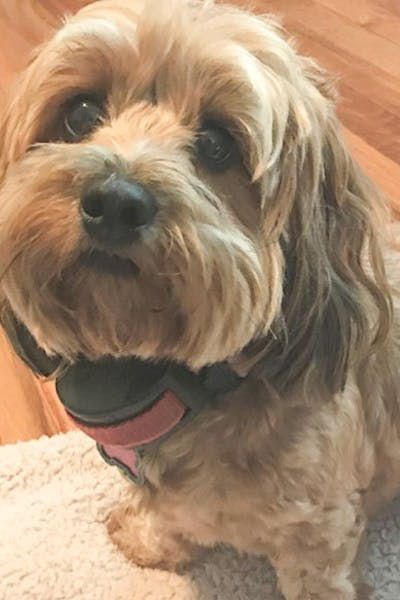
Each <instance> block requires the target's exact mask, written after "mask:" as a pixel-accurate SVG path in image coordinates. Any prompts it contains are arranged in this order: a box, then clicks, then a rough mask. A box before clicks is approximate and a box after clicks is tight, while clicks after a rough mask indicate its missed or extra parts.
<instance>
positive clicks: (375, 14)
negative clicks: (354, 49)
mask: <svg viewBox="0 0 400 600" xmlns="http://www.w3.org/2000/svg"><path fill="white" fill-rule="evenodd" d="M318 1H319V4H321V5H322V6H325V7H326V8H329V9H330V10H331V11H333V12H335V13H337V14H339V15H342V16H343V17H346V19H349V20H350V21H352V22H353V23H355V24H357V25H359V26H361V27H362V28H363V29H366V30H367V31H371V32H373V33H376V34H377V35H379V36H380V37H383V38H385V39H386V40H390V41H392V42H394V43H395V44H397V45H398V46H399V45H400V3H399V4H398V7H397V8H398V9H397V10H396V11H395V5H394V4H392V5H391V6H390V4H388V3H386V5H385V3H380V2H379V1H377V0H357V2H351V1H350V2H349V0H318ZM396 13H397V14H396Z"/></svg>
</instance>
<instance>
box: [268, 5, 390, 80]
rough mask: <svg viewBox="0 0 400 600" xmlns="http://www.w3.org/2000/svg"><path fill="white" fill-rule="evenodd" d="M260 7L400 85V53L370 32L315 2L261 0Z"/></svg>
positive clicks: (387, 42)
mask: <svg viewBox="0 0 400 600" xmlns="http://www.w3.org/2000/svg"><path fill="white" fill-rule="evenodd" d="M256 6H257V8H258V9H260V10H262V9H263V10H265V8H268V9H270V10H273V11H274V12H276V13H277V14H281V15H282V16H284V15H285V14H286V15H288V22H291V23H295V24H298V25H300V26H301V28H302V29H303V30H304V31H305V32H306V34H307V35H310V36H312V37H314V38H315V39H317V40H319V41H321V42H322V43H324V42H325V44H326V42H327V41H329V46H330V47H333V48H336V49H339V50H343V51H345V52H346V53H347V54H348V55H349V56H350V57H351V58H352V60H353V61H357V60H363V61H367V62H368V63H370V64H372V65H374V66H375V67H376V68H377V69H380V70H381V71H383V72H384V73H385V74H386V75H387V76H389V77H392V78H395V79H397V80H398V85H400V53H399V49H398V45H397V44H395V43H393V42H392V41H390V40H386V39H383V38H381V37H380V36H378V35H377V34H375V33H372V32H370V31H366V30H365V29H363V28H361V27H359V26H357V25H356V24H354V23H352V22H350V21H348V20H346V19H343V17H341V16H340V15H338V14H336V13H334V12H333V11H332V10H330V9H328V8H326V7H324V6H321V5H319V3H318V2H316V1H313V0H303V1H302V2H298V0H285V1H282V0H268V1H261V0H258V2H256Z"/></svg>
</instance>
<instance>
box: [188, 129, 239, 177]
mask: <svg viewBox="0 0 400 600" xmlns="http://www.w3.org/2000/svg"><path fill="white" fill-rule="evenodd" d="M196 151H197V154H198V156H199V158H200V160H201V162H202V163H203V164H204V165H205V166H206V167H208V168H209V169H210V170H213V171H224V170H225V169H228V168H229V167H230V166H232V164H233V162H234V161H235V159H236V156H237V153H236V144H235V140H234V139H233V137H232V136H231V134H230V133H229V132H228V131H227V130H226V129H224V128H223V127H221V126H220V125H216V124H213V123H208V124H205V125H204V126H203V127H202V129H201V130H200V132H199V134H198V137H197V141H196Z"/></svg>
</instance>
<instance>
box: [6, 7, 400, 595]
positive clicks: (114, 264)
mask: <svg viewBox="0 0 400 600" xmlns="http://www.w3.org/2000/svg"><path fill="white" fill-rule="evenodd" d="M146 4H147V9H145V10H144V12H142V9H143V6H142V5H143V2H141V1H140V0H136V1H133V0H104V1H100V2H96V3H94V4H93V5H92V6H89V7H88V8H87V9H84V10H83V11H81V12H80V13H79V14H78V16H77V17H75V18H73V19H72V20H71V21H70V22H69V23H68V24H67V25H66V26H65V27H64V28H63V29H62V30H61V31H60V32H59V33H58V34H56V36H55V37H54V39H53V40H51V41H50V42H49V43H48V44H47V45H46V46H44V48H43V49H42V50H41V52H40V53H39V54H38V56H37V58H36V59H35V60H34V61H33V62H32V64H31V65H30V67H29V68H28V70H27V72H26V73H25V74H24V75H23V77H22V79H21V81H20V82H19V84H18V86H17V88H16V90H15V91H14V95H13V97H12V98H11V100H10V102H9V105H8V108H7V109H6V110H5V113H4V116H3V119H2V121H1V122H0V133H1V137H0V140H1V143H2V150H1V162H0V178H1V187H0V251H1V261H2V278H1V288H0V289H1V293H2V297H1V301H2V304H3V310H4V313H7V312H10V311H12V313H13V314H15V315H16V316H17V317H18V318H19V319H20V320H21V321H22V322H23V323H25V325H26V326H27V327H28V328H29V330H30V331H31V332H32V334H33V335H34V336H35V338H36V341H37V342H38V344H39V345H40V346H41V347H42V348H44V349H45V350H46V351H47V352H48V353H49V354H54V353H56V354H59V355H61V356H63V357H65V359H67V360H70V361H74V359H75V358H76V357H77V356H79V355H82V354H84V355H86V356H87V357H89V358H91V359H97V358H99V357H101V356H104V355H107V354H111V355H113V356H117V357H118V356H131V355H137V356H139V357H142V358H144V359H149V358H150V359H158V358H164V359H165V358H167V359H169V360H173V361H182V362H184V363H186V364H187V365H188V366H189V367H190V368H192V369H194V370H198V369H200V368H201V367H203V366H204V365H207V364H212V363H215V362H217V361H224V360H227V361H229V362H230V364H231V366H232V368H234V369H235V370H236V371H237V372H238V373H240V374H242V375H245V379H244V381H243V383H242V384H241V385H240V387H239V388H238V389H237V390H235V391H234V392H232V393H229V394H226V395H224V396H222V397H219V398H218V399H217V400H216V401H215V403H213V404H212V405H210V406H209V407H207V408H205V409H204V410H203V411H202V412H201V413H200V415H198V416H197V417H196V418H195V420H193V421H192V422H191V423H190V424H188V425H186V426H185V427H184V428H182V429H181V430H180V431H178V432H176V433H174V434H173V435H172V436H170V437H169V438H168V439H166V440H165V441H164V442H163V443H162V444H161V445H156V446H149V447H148V449H147V451H146V453H145V456H144V459H143V467H144V473H145V477H146V484H145V486H144V487H143V488H140V487H137V488H133V490H132V500H131V501H130V502H129V503H128V504H126V505H125V506H123V507H120V508H119V509H118V510H117V511H116V512H115V513H114V515H113V516H112V518H111V520H110V531H111V533H112V536H113V538H114V539H115V541H116V542H117V543H118V544H119V545H120V547H121V548H123V550H124V551H125V553H126V554H127V555H128V556H130V557H131V558H132V559H133V560H135V561H136V562H137V563H138V564H141V565H145V566H157V565H165V566H168V567H171V566H172V567H175V566H176V565H178V564H180V563H181V562H184V561H186V560H188V559H190V557H191V555H192V550H193V547H194V546H195V545H199V544H200V545H204V546H212V545H214V544H216V543H219V542H226V543H229V544H233V545H234V546H235V547H236V548H238V549H240V550H244V551H248V552H252V553H257V554H263V555H267V556H268V557H269V558H270V559H271V560H272V562H273V564H274V566H275V567H276V569H277V573H278V578H279V582H280V587H281V589H282V592H283V593H284V595H285V597H286V598H287V600H311V599H312V598H315V599H316V598H320V599H321V600H330V599H332V600H333V599H335V600H336V599H337V600H339V599H340V600H351V599H354V598H356V597H357V596H356V594H357V593H358V597H359V598H361V599H362V600H364V599H365V598H366V594H367V592H366V591H365V590H364V588H362V587H361V583H360V580H359V577H358V572H357V569H356V558H357V554H358V549H359V546H360V541H361V538H362V535H363V532H364V530H365V525H366V521H367V518H368V517H369V516H370V514H372V513H373V512H374V511H375V510H376V508H377V507H378V506H380V505H381V504H382V503H384V502H386V501H388V500H389V499H390V498H392V497H393V495H394V494H395V493H396V490H397V489H398V487H399V485H400V460H399V457H400V374H399V367H400V300H399V294H400V268H399V264H398V261H399V252H398V249H397V250H396V248H395V235H394V231H395V227H394V226H392V228H391V227H390V226H389V224H388V223H389V219H388V218H387V217H386V213H385V210H384V208H383V207H382V203H381V201H380V199H379V195H378V194H377V193H376V191H375V190H374V189H373V187H372V186H371V185H370V183H369V182H368V181H367V179H366V178H365V176H364V175H363V174H362V173H361V172H360V170H359V168H358V167H357V165H355V164H354V162H353V161H352V159H351V157H350V156H349V153H348V151H347V149H346V148H345V146H344V145H343V142H342V140H341V135H340V130H339V128H338V124H337V121H336V117H335V114H334V93H333V91H332V89H331V87H330V85H329V82H328V80H327V79H326V77H325V75H324V73H323V72H322V71H321V70H319V69H318V67H316V65H315V64H314V63H313V62H312V61H310V60H308V59H304V58H301V57H299V56H298V55H297V54H296V53H295V51H294V50H293V48H292V47H291V46H290V45H289V44H288V43H287V42H286V41H285V40H284V39H283V37H282V35H281V32H280V30H279V29H278V28H277V27H276V26H275V25H274V23H273V22H272V21H271V20H269V19H268V18H265V19H261V18H257V17H255V16H252V15H250V14H247V13H242V12H240V11H237V10H236V9H231V8H227V7H222V6H221V7H220V6H214V5H213V4H212V2H205V3H202V2H195V1H192V2H190V1H188V0H181V1H180V2H177V3H176V4H175V5H173V4H172V3H171V2H170V1H168V2H162V3H156V7H155V6H154V5H153V4H152V3H151V2H150V1H149V2H147V3H146ZM174 7H175V13H174V11H173V8H174ZM82 98H83V99H82ZM28 150H32V151H30V152H28ZM115 181H117V184H115ZM133 181H134V182H135V184H134V185H132V182H133ZM110 189H111V190H112V193H111V192H110V191H105V190H110ZM93 190H94V191H93ZM121 190H122V191H121ZM124 194H126V195H127V196H129V198H130V199H132V198H133V201H134V203H135V208H134V210H133V209H132V210H131V209H130V208H129V206H128V208H127V204H126V203H125V201H126V196H124ZM115 197H118V202H120V203H121V206H122V203H125V204H124V206H123V207H122V208H121V206H120V205H118V207H117V208H115V204H113V205H112V206H113V208H112V209H111V208H110V206H111V205H110V206H109V202H110V198H111V200H112V202H114V199H115ZM107 203H108V204H107ZM106 205H107V207H108V208H107V207H106V208H105V206H106ZM138 206H139V208H137V207H138ZM107 211H108V212H107ZM110 211H111V212H110ZM110 215H111V216H110ZM107 219H108V221H107ZM122 220H123V222H122ZM128 238H129V243H128ZM93 255H95V258H96V260H95V262H93Z"/></svg>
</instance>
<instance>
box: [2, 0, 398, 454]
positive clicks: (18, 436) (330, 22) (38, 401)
mask: <svg viewBox="0 0 400 600" xmlns="http://www.w3.org/2000/svg"><path fill="white" fill-rule="evenodd" d="M89 2H90V0H0V101H1V90H4V89H6V88H7V86H9V84H10V82H11V81H12V78H13V77H14V75H15V73H16V72H17V71H18V70H19V69H21V68H22V67H23V65H24V64H25V62H26V60H27V56H28V55H29V52H30V50H31V48H32V47H33V46H34V45H35V44H37V43H39V42H40V41H41V40H42V39H43V38H44V37H45V36H46V35H47V34H48V31H49V30H50V29H51V27H52V26H54V24H56V23H57V22H58V21H59V20H60V18H61V15H62V14H63V13H65V12H71V11H74V10H76V9H77V8H79V7H80V6H82V5H84V4H87V3H89ZM237 3H241V2H240V1H239V0H238V2H237ZM252 5H253V6H254V7H255V8H256V9H257V10H258V11H260V12H265V11H270V12H274V13H275V14H279V15H280V16H281V17H282V19H283V22H284V24H285V26H286V27H287V29H288V30H289V32H290V33H291V34H293V36H295V37H296V39H297V40H298V44H299V47H300V48H301V50H302V51H303V52H304V53H306V54H308V55H310V56H313V57H315V58H317V59H318V60H319V61H320V62H321V63H322V64H323V65H325V66H326V67H327V68H328V69H329V70H330V71H332V72H333V73H335V74H336V75H337V76H338V79H339V88H340V92H341V96H342V100H341V102H340V106H339V114H340V117H341V119H342V122H343V124H344V126H345V128H346V135H347V137H348V139H349V142H350V144H351V146H352V148H353V150H354V153H355V154H356V156H357V157H358V159H359V160H360V162H361V163H362V164H363V166H364V168H365V169H366V170H367V171H368V172H369V173H370V175H371V176H372V177H373V178H374V179H375V181H377V182H378V183H379V184H380V185H381V187H382V188H383V190H384V191H385V192H386V193H387V195H388V196H389V198H391V200H392V202H393V206H394V207H396V209H397V211H398V213H399V215H400V3H399V0H353V1H352V0H253V1H252ZM0 411H1V412H0V443H8V442H13V441H16V440H22V439H29V438H34V437H38V436H40V435H41V434H47V435H50V434H51V433H55V432H58V431H64V430H66V429H67V428H68V427H69V424H68V421H67V420H66V418H65V416H64V415H63V411H62V409H61V408H60V407H59V405H58V404H57V401H56V399H55V396H54V392H53V389H52V386H51V385H48V384H46V385H43V384H40V383H38V382H37V381H36V380H35V379H34V378H33V377H32V375H31V374H30V372H28V370H27V369H25V367H24V366H23V365H21V363H20V362H19V361H18V359H17V358H16V357H14V356H13V354H12V352H11V351H10V350H9V348H8V346H7V342H6V341H5V339H4V337H3V336H2V335H1V333H0Z"/></svg>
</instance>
